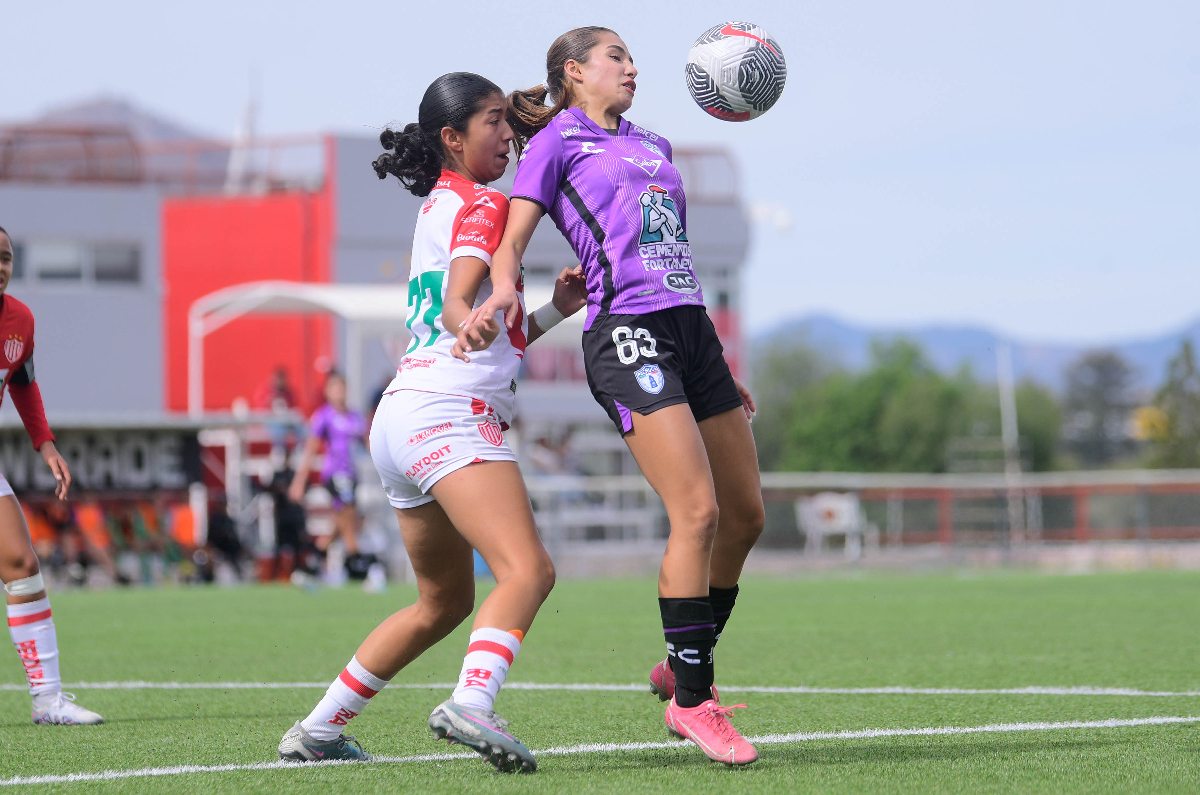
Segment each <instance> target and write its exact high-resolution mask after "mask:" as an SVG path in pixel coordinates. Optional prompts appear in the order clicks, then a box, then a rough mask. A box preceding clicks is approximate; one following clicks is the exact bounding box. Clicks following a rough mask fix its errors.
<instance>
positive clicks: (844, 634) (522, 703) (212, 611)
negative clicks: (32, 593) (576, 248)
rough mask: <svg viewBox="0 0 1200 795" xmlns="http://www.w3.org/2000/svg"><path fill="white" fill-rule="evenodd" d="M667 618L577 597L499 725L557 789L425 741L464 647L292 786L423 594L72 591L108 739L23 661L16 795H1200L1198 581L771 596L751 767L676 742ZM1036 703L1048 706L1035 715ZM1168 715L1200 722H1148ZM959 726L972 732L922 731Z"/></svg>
mask: <svg viewBox="0 0 1200 795" xmlns="http://www.w3.org/2000/svg"><path fill="white" fill-rule="evenodd" d="M654 596H655V594H654V584H653V583H652V582H650V581H644V580H627V581H621V580H607V581H568V582H562V583H560V584H559V585H558V587H557V588H556V590H555V592H554V594H553V595H552V596H551V597H550V601H549V602H548V603H547V605H546V606H545V608H544V609H543V612H542V614H541V616H540V617H539V619H538V622H537V623H536V624H535V625H534V629H533V632H532V633H531V634H530V636H529V638H528V639H527V641H526V644H525V647H524V649H523V650H522V653H521V656H520V657H519V658H518V660H517V662H516V665H515V666H514V668H513V671H512V673H511V675H510V685H511V687H509V688H507V689H506V690H505V691H503V692H502V693H501V696H500V700H499V702H498V708H499V710H500V712H501V713H502V714H504V715H506V716H507V717H508V718H509V719H510V720H512V722H513V728H514V730H515V731H516V733H517V735H518V736H519V737H521V738H522V739H523V740H524V741H525V742H526V744H527V745H528V746H529V747H530V748H531V749H533V751H534V752H535V753H539V752H540V753H539V762H540V769H539V770H538V772H537V773H535V774H534V775H532V776H503V775H501V774H498V773H495V772H493V771H492V769H491V768H490V767H487V766H486V765H485V764H484V763H483V762H482V761H481V760H479V759H478V757H476V756H474V755H473V754H469V755H466V756H462V757H461V758H458V757H459V755H460V754H461V753H462V752H461V751H459V750H458V749H456V748H450V747H448V746H446V745H444V744H438V743H435V742H434V741H433V740H432V738H431V736H430V735H429V733H428V730H427V729H426V727H425V718H426V717H427V716H428V713H429V711H430V710H431V709H432V708H433V707H434V706H436V705H437V703H439V702H440V701H441V700H442V699H444V698H445V697H446V696H447V695H448V693H449V688H450V686H451V685H450V682H451V681H452V680H453V679H454V677H455V676H456V675H457V673H458V668H459V663H460V661H461V655H462V653H463V650H464V647H465V642H466V631H465V628H464V629H460V631H458V632H456V633H455V634H454V635H453V636H452V637H451V638H449V639H448V640H447V641H445V642H443V643H442V644H440V645H439V646H437V647H435V648H434V649H432V650H431V651H430V652H429V653H428V654H427V655H426V656H425V657H424V658H422V659H420V660H418V661H417V662H416V663H415V664H413V665H412V666H411V667H410V668H409V669H407V670H405V671H402V672H401V674H400V675H399V676H398V677H397V678H396V680H395V682H394V684H393V686H392V687H391V688H389V689H387V690H385V691H384V692H383V693H381V694H380V695H379V696H377V697H376V698H375V700H374V703H373V704H372V705H371V707H370V708H369V709H368V710H367V711H366V712H365V713H364V714H363V715H362V717H360V718H359V719H357V720H356V721H355V722H354V724H353V732H354V733H355V734H356V735H357V736H358V738H359V739H360V740H361V741H362V743H363V745H364V746H365V747H366V748H367V749H368V750H369V751H370V752H371V753H372V754H375V755H376V756H378V757H382V760H381V761H379V762H377V763H372V764H360V765H321V766H310V767H297V766H288V767H281V766H279V765H278V764H276V761H277V760H276V759H275V746H276V744H277V742H278V741H279V737H280V735H281V734H282V733H283V731H284V730H285V729H287V728H288V727H289V726H290V725H291V724H292V722H293V721H295V720H297V719H298V718H300V717H302V716H304V715H305V714H307V712H308V710H309V709H310V708H311V707H312V705H313V704H314V703H315V701H316V699H317V698H318V697H319V696H320V695H321V693H322V691H323V688H324V687H325V685H326V684H327V683H328V681H329V680H330V679H331V678H332V677H333V676H334V675H335V674H337V673H338V672H339V671H340V670H341V667H342V665H344V663H345V662H346V660H347V659H348V658H349V656H350V654H351V653H352V652H353V650H354V648H355V646H356V645H357V643H358V641H359V640H360V639H361V638H362V637H363V636H364V635H365V633H366V632H367V631H368V630H369V629H370V628H371V627H372V626H373V625H374V624H375V623H376V622H377V621H378V620H379V619H381V618H382V617H383V616H385V615H386V614H388V613H389V612H390V611H391V610H393V609H395V607H397V606H400V605H402V604H405V603H406V602H407V601H409V600H410V599H411V598H412V591H411V590H409V589H405V588H393V589H391V590H389V591H388V592H387V593H385V594H365V593H362V592H361V591H358V590H356V589H353V588H349V589H344V590H325V591H318V592H315V593H309V592H305V591H301V590H294V589H291V588H287V587H259V588H239V589H216V590H213V589H186V590H181V589H164V590H129V591H103V592H60V593H56V594H54V596H53V599H54V607H55V616H56V619H57V621H58V627H59V637H60V643H61V646H62V648H63V652H64V660H63V669H64V674H65V676H66V679H67V681H68V683H80V684H78V685H71V684H69V685H68V689H71V690H74V691H75V692H76V693H77V695H78V696H79V699H80V702H81V703H83V704H84V705H86V706H87V707H89V708H92V709H95V710H97V711H99V712H101V713H103V714H104V715H105V716H106V718H107V719H108V723H107V724H106V725H104V726H100V727H37V726H33V725H31V724H29V722H28V715H29V713H28V697H27V695H26V694H25V693H24V691H23V689H22V686H21V680H20V678H19V670H18V666H17V664H16V659H15V654H14V653H13V652H7V653H6V655H5V656H0V661H3V663H2V664H0V789H4V788H7V787H13V788H14V791H16V789H21V790H30V789H46V788H48V787H54V788H58V789H64V790H69V791H74V790H81V789H87V790H93V789H104V790H110V789H111V790H122V791H138V792H143V791H147V790H163V791H172V792H176V791H189V790H197V791H205V792H218V791H238V792H243V791H281V790H288V791H313V792H317V791H321V792H332V791H368V792H374V791H380V792H384V791H400V790H410V789H413V790H415V789H420V790H427V791H442V792H450V791H458V792H461V791H465V790H467V789H468V788H471V787H480V786H482V787H486V788H487V789H488V790H489V791H499V792H508V791H521V792H565V791H575V792H592V791H595V792H616V791H620V792H626V793H634V792H672V793H679V792H713V791H717V790H718V789H724V788H727V787H730V788H732V787H736V788H737V790H738V791H747V792H759V791H761V792H783V791H839V792H840V791H845V792H864V791H872V792H885V791H886V792H896V791H921V792H938V791H945V792H962V791H984V792H1007V791H1013V792H1029V791H1043V792H1045V791H1053V792H1089V793H1090V792H1105V791H1109V792H1130V791H1140V792H1196V791H1200V575H1198V574H1194V573H1149V574H1121V575H1092V576H1078V577H1058V576H1054V577H1052V576H1039V575H1033V574H984V575H977V576H951V575H936V576H929V575H920V576H918V575H912V576H895V575H877V574H866V575H861V576H846V577H823V578H818V579H803V580H793V579H762V578H758V579H747V580H746V581H744V582H743V588H742V596H741V597H740V599H739V603H738V608H737V611H736V612H735V614H734V617H733V620H732V622H731V623H730V626H729V629H728V630H727V631H726V633H725V637H724V638H723V639H722V641H721V644H720V646H719V647H718V649H717V664H718V667H717V671H718V683H719V684H720V685H721V688H722V690H721V693H722V700H723V701H724V702H725V703H741V702H745V703H747V704H749V709H746V710H739V711H738V712H737V713H736V715H735V720H736V722H737V724H738V726H739V727H740V728H741V729H742V730H743V732H744V733H745V734H746V735H747V736H749V737H751V738H761V739H760V744H759V752H760V754H761V759H760V761H759V762H758V763H757V764H755V765H752V766H750V767H747V768H743V769H736V770H731V769H726V768H724V767H722V766H720V765H716V764H713V763H710V762H708V761H707V760H706V759H704V757H703V756H702V755H701V754H700V752H699V751H698V750H696V749H695V748H694V747H692V746H688V745H684V744H681V743H678V742H673V741H671V740H670V738H669V737H668V736H667V735H666V733H665V730H664V728H663V723H662V707H661V706H660V704H659V702H658V701H657V700H656V699H654V698H653V697H652V696H650V695H649V694H648V692H647V690H646V688H645V685H644V678H645V674H646V673H647V672H648V670H649V668H650V666H651V665H652V664H653V663H654V662H655V661H656V659H658V658H659V657H660V656H661V649H662V647H663V642H662V635H661V633H660V630H659V628H658V615H657V605H656V602H655V599H654ZM139 682H140V683H180V684H181V685H184V686H188V685H191V686H193V687H182V688H176V689H165V688H161V687H158V688H155V687H145V686H141V687H140V688H138V689H133V688H135V687H136V685H135V683H139ZM87 683H93V684H92V685H89V684H87ZM100 683H108V684H104V685H103V686H101V685H100ZM112 683H123V684H122V689H118V688H117V687H116V686H115V685H114V684H112ZM198 683H220V684H218V686H216V687H212V688H209V689H195V688H194V686H195V685H196V684H198ZM229 683H248V684H253V683H259V684H258V685H256V686H250V687H245V688H234V687H232V686H230V684H229ZM264 683H269V685H270V686H268V685H267V684H264ZM396 685H401V686H396ZM533 685H561V687H548V688H545V689H535V688H533V687H531V686H533ZM601 685H607V686H609V687H608V688H607V689H604V688H601V687H598V686H601ZM889 687H891V688H896V691H894V692H879V690H880V689H883V688H889ZM1030 687H1035V688H1045V690H1043V691H1036V690H1032V691H1025V692H1011V691H1012V690H1016V689H1021V688H1030ZM765 688H778V692H769V691H767V690H765ZM1072 688H1091V689H1093V690H1075V691H1072V690H1071V689H1072ZM1102 688H1103V689H1129V690H1134V691H1140V692H1124V693H1113V692H1111V691H1106V690H1099V689H1102ZM955 691H960V692H955ZM961 691H970V692H961ZM1005 691H1010V692H1005ZM1148 718H1155V719H1157V718H1167V719H1170V718H1174V719H1181V718H1182V719H1187V720H1176V721H1175V722H1168V721H1159V722H1154V723H1143V724H1141V725H1129V724H1133V723H1135V722H1137V721H1138V720H1139V719H1148ZM1105 721H1108V722H1109V723H1108V724H1105V723H1104V722H1105ZM947 727H957V728H960V729H973V730H974V731H971V732H963V733H949V732H946V733H919V732H917V731H910V730H920V729H942V728H947ZM431 755H432V756H433V757H434V758H432V759H430V758H429V757H430V756H431ZM188 766H199V767H200V768H201V769H198V770H197V769H192V770H190V772H189V771H188V769H187V768H188ZM152 768H157V769H161V770H158V771H157V775H153V776H151V775H148V774H147V773H148V769H152ZM204 768H212V769H204ZM103 771H110V773H109V774H108V775H109V776H110V778H109V779H108V780H95V779H96V777H94V776H92V777H89V776H86V775H85V776H80V777H78V778H79V779H82V780H76V781H69V780H67V776H68V774H96V773H100V772H103ZM39 783H40V784H41V786H35V785H36V784H39Z"/></svg>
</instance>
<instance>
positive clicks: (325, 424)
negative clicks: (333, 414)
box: [308, 406, 330, 440]
mask: <svg viewBox="0 0 1200 795" xmlns="http://www.w3.org/2000/svg"><path fill="white" fill-rule="evenodd" d="M329 414H330V412H329V407H328V406H321V408H319V409H317V410H316V411H315V412H313V415H312V417H311V418H310V419H309V421H308V432H309V433H311V434H312V435H313V436H315V437H317V438H318V439H324V440H328V439H329V420H330V416H329Z"/></svg>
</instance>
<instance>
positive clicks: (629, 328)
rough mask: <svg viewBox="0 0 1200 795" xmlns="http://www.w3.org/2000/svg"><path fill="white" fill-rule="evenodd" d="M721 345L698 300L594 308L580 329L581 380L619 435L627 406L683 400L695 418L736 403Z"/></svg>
mask: <svg viewBox="0 0 1200 795" xmlns="http://www.w3.org/2000/svg"><path fill="white" fill-rule="evenodd" d="M724 351H725V349H724V348H723V347H722V346H721V340H720V338H719V337H717V330H716V329H715V328H713V324H712V321H711V320H710V319H709V317H708V313H707V312H706V311H704V308H703V307H699V306H679V307H672V308H671V309H660V310H659V311H657V312H650V313H649V314H646V315H606V316H605V315H602V316H600V317H597V318H596V321H595V324H594V325H593V326H592V328H591V329H589V330H588V331H585V332H583V361H584V364H585V366H586V368H587V377H588V386H590V387H591V388H592V396H593V397H594V398H596V402H597V403H599V404H600V405H601V406H603V407H604V410H605V411H606V412H608V416H609V418H610V419H612V421H613V424H614V425H616V426H617V430H618V431H620V432H621V434H622V435H624V434H626V433H629V432H630V431H631V430H633V417H632V415H631V414H630V412H634V411H636V412H637V413H638V414H651V413H653V412H655V411H658V410H659V409H661V408H665V407H667V406H674V405H675V404H677V403H687V404H688V406H689V407H690V408H691V409H692V415H693V416H694V417H695V418H696V422H700V421H701V420H706V419H708V418H709V417H713V416H715V415H717V414H720V413H722V412H725V411H729V410H730V409H733V408H737V407H738V406H741V405H742V398H741V395H739V394H738V391H737V385H736V384H734V382H733V375H732V374H731V373H730V372H729V365H728V364H726V363H725V356H724Z"/></svg>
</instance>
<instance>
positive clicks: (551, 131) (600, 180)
mask: <svg viewBox="0 0 1200 795" xmlns="http://www.w3.org/2000/svg"><path fill="white" fill-rule="evenodd" d="M512 195H513V198H522V199H530V200H532V201H535V202H537V203H538V204H540V205H541V206H542V207H543V208H544V209H545V210H546V212H547V213H549V215H550V217H551V218H552V219H554V223H555V225H556V226H557V227H558V229H559V231H560V232H562V233H563V236H564V237H566V238H567V240H568V241H569V242H570V244H571V247H572V248H573V249H574V250H575V255H576V256H577V257H579V261H580V262H581V263H582V264H583V269H584V275H585V277H586V279H587V290H588V306H587V319H586V321H585V323H584V328H585V329H590V328H591V327H592V321H594V320H595V319H596V316H597V315H605V314H618V315H644V314H647V313H649V312H654V311H657V310H659V309H668V308H670V307H673V306H703V305H704V294H703V292H702V291H701V289H700V282H699V281H698V280H697V279H696V274H695V272H694V271H693V269H692V248H691V244H690V243H689V242H688V239H687V233H686V232H685V227H686V225H687V200H686V199H685V198H684V195H683V182H682V180H681V179H680V177H679V171H678V170H676V168H675V166H674V164H672V162H671V144H670V142H669V141H668V140H667V139H666V138H663V137H662V136H661V135H657V134H655V133H652V132H650V131H649V130H644V129H642V128H641V127H638V126H637V125H636V124H630V123H629V122H628V121H626V120H625V119H621V126H620V128H619V129H618V130H617V134H616V135H610V134H609V133H608V132H606V131H605V130H603V129H601V128H600V127H599V126H598V125H597V124H596V123H595V122H594V121H592V120H591V119H589V118H588V117H587V116H586V115H585V114H584V113H583V111H581V110H579V109H578V108H567V109H565V110H563V111H562V112H561V113H559V114H558V115H557V116H555V117H554V118H553V119H552V120H551V121H550V124H549V125H547V126H546V128H545V129H543V130H542V131H541V132H539V133H538V134H537V135H535V136H533V138H531V139H530V141H529V144H528V145H527V146H526V148H525V151H524V153H522V155H521V161H520V163H518V165H517V175H516V178H515V179H514V181H513V191H512Z"/></svg>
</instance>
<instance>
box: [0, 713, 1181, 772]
mask: <svg viewBox="0 0 1200 795" xmlns="http://www.w3.org/2000/svg"><path fill="white" fill-rule="evenodd" d="M1180 723H1185V724H1186V723H1200V716H1160V717H1152V718H1108V719H1106V720H1091V721H1061V722H1057V723H994V724H991V725H986V726H939V727H928V728H913V729H859V730H852V731H838V732H795V733H792V734H766V735H762V736H759V737H750V738H748V739H749V740H750V741H751V742H752V743H754V744H755V745H785V744H790V743H804V742H814V741H819V740H870V739H875V738H879V737H935V736H941V735H952V734H1002V733H1010V732H1037V731H1064V730H1071V729H1121V728H1130V727H1135V726H1167V725H1171V724H1180ZM687 745H688V743H687V742H684V741H682V740H679V741H674V742H656V743H585V744H581V745H560V746H554V747H552V748H543V749H542V750H540V751H534V754H535V755H536V756H576V755H580V754H599V753H618V752H622V751H658V750H664V749H670V748H683V747H685V746H687ZM478 758H479V757H478V755H476V754H467V753H455V754H419V755H415V756H377V757H374V759H373V760H372V761H373V763H375V764H391V765H396V764H412V763H417V762H449V761H454V760H458V759H478ZM353 764H360V763H358V762H316V763H311V764H306V765H300V764H297V763H295V762H282V761H277V762H257V763H252V764H241V765H238V764H230V765H175V766H173V767H145V768H140V769H134V770H103V771H100V772H97V773H67V774H63V775H42V776H14V777H12V778H7V779H0V787H20V786H30V785H33V784H72V783H76V782H85V781H118V780H122V779H131V778H161V777H165V776H182V775H187V774H190V773H231V772H236V771H242V770H280V769H291V770H300V769H304V770H307V769H311V768H315V767H328V766H334V765H353Z"/></svg>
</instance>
